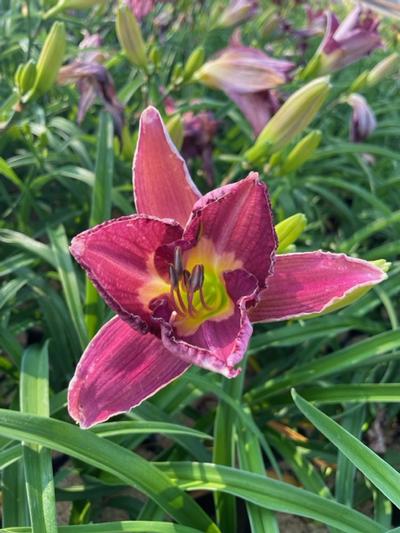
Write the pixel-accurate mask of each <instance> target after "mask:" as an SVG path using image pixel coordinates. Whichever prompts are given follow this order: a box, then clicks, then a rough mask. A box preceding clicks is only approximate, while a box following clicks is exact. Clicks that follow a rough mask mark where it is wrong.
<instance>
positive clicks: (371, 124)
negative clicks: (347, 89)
mask: <svg viewBox="0 0 400 533" xmlns="http://www.w3.org/2000/svg"><path fill="white" fill-rule="evenodd" d="M347 103H348V104H349V105H351V107H352V108H353V113H352V117H351V122H350V139H351V140H352V141H353V142H356V143H359V142H363V141H365V139H367V138H368V137H369V136H370V135H371V133H372V132H373V131H374V129H375V128H376V118H375V115H374V112H373V111H372V109H371V108H370V106H369V105H368V102H367V100H366V99H365V98H364V97H363V96H361V94H357V93H352V94H350V96H349V97H348V98H347Z"/></svg>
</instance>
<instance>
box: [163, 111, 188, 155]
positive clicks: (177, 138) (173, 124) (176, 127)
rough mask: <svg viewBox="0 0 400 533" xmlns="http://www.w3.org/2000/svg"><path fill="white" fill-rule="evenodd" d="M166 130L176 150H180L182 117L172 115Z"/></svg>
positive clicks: (182, 132) (182, 131)
mask: <svg viewBox="0 0 400 533" xmlns="http://www.w3.org/2000/svg"><path fill="white" fill-rule="evenodd" d="M167 130H168V133H169V134H170V137H171V139H172V141H173V143H174V145H175V146H176V147H177V149H178V150H180V149H181V148H182V144H183V134H184V130H183V121H182V117H181V116H180V115H179V114H176V115H174V116H173V117H171V118H170V119H169V120H168V122H167Z"/></svg>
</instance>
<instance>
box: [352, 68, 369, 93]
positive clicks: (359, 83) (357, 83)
mask: <svg viewBox="0 0 400 533" xmlns="http://www.w3.org/2000/svg"><path fill="white" fill-rule="evenodd" d="M368 74H369V72H368V70H364V72H361V74H360V75H359V76H357V78H356V79H355V80H354V81H353V83H352V84H351V85H350V92H352V93H354V92H358V91H361V90H362V89H364V87H365V85H366V83H367V78H368Z"/></svg>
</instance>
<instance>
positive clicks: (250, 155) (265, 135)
mask: <svg viewBox="0 0 400 533" xmlns="http://www.w3.org/2000/svg"><path fill="white" fill-rule="evenodd" d="M330 89H331V84H330V83H329V78H328V77H323V78H317V79H316V80H313V81H311V82H310V83H307V84H306V85H304V87H302V88H301V89H299V90H298V91H296V92H295V93H294V94H292V96H291V97H290V98H289V99H288V100H286V102H285V103H284V104H283V105H282V107H281V108H280V109H279V110H278V111H277V112H276V113H275V115H274V116H273V117H272V118H271V120H270V121H269V122H268V123H267V125H266V126H265V128H264V129H263V130H262V132H261V133H260V135H259V136H258V137H257V140H256V143H255V145H254V146H253V147H252V148H250V149H249V150H248V151H247V152H246V153H245V156H246V158H247V159H248V161H250V162H253V161H256V160H257V159H259V158H260V157H262V156H263V155H265V150H266V149H267V150H269V152H271V151H272V150H273V151H276V150H279V149H281V148H283V147H284V146H285V145H287V144H288V143H289V142H290V141H291V140H292V139H293V138H294V137H296V135H298V134H299V133H301V132H302V131H303V130H304V128H306V127H307V126H308V125H309V124H310V122H311V121H312V120H313V118H314V117H315V115H316V114H317V113H318V111H319V110H320V108H321V106H322V104H323V103H324V101H325V100H326V97H327V96H328V93H329V91H330Z"/></svg>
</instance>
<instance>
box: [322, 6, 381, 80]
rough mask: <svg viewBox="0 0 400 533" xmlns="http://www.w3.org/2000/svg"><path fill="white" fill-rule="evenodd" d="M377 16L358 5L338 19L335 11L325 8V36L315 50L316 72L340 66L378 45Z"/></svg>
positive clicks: (328, 71) (323, 71) (368, 52)
mask: <svg viewBox="0 0 400 533" xmlns="http://www.w3.org/2000/svg"><path fill="white" fill-rule="evenodd" d="M378 25H379V19H378V18H377V17H376V16H374V15H373V14H372V12H371V11H363V10H362V9H361V7H360V6H357V7H356V8H354V9H353V11H351V13H349V15H348V16H347V17H346V18H345V19H344V21H343V22H341V23H339V20H338V19H337V17H336V15H335V14H334V13H332V12H331V11H327V12H326V32H325V37H324V39H323V41H322V43H321V45H320V47H319V49H318V51H317V57H318V58H319V64H318V74H319V75H320V74H327V73H330V72H334V71H336V70H339V69H342V68H344V67H346V66H347V65H350V64H351V63H354V62H355V61H358V60H359V59H361V58H362V57H364V56H366V55H368V54H370V53H371V52H372V51H373V50H374V49H375V48H378V47H379V46H381V38H380V36H379V33H378Z"/></svg>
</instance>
